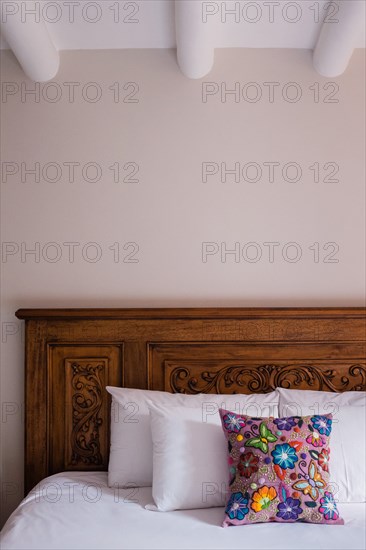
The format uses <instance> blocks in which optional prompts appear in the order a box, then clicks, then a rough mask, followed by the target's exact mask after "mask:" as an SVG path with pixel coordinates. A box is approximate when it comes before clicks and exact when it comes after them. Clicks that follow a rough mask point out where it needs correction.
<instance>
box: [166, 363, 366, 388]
mask: <svg viewBox="0 0 366 550" xmlns="http://www.w3.org/2000/svg"><path fill="white" fill-rule="evenodd" d="M170 366H172V365H171V364H170ZM170 386H171V390H172V391H173V392H177V393H189V394H197V393H229V392H228V390H230V389H231V390H232V391H231V392H230V393H240V391H241V388H244V389H247V390H249V391H250V392H252V393H267V392H270V391H273V390H274V389H275V388H276V387H282V388H292V389H296V388H298V389H300V388H301V389H311V390H326V391H331V392H339V391H346V390H347V391H350V390H355V391H360V390H363V391H364V390H366V365H362V364H354V365H350V366H345V368H344V369H343V368H342V369H339V367H338V368H337V369H334V368H326V367H324V365H323V366H322V365H311V364H290V365H289V364H265V365H253V364H251V365H228V366H224V367H222V368H220V369H218V370H212V371H210V370H205V371H202V372H199V373H198V375H196V373H195V372H191V368H190V367H188V366H181V365H175V366H174V367H173V368H172V370H171V373H170Z"/></svg>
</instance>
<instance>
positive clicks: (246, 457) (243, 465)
mask: <svg viewBox="0 0 366 550" xmlns="http://www.w3.org/2000/svg"><path fill="white" fill-rule="evenodd" d="M258 462H259V457H258V456H255V455H254V454H253V453H251V452H248V453H244V454H242V455H240V460H239V464H238V470H239V474H240V475H241V476H242V477H246V478H248V477H250V476H251V475H252V474H254V473H255V472H258Z"/></svg>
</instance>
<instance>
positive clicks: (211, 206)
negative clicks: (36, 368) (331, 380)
mask: <svg viewBox="0 0 366 550" xmlns="http://www.w3.org/2000/svg"><path fill="white" fill-rule="evenodd" d="M62 57H63V59H62V63H61V71H60V74H59V75H58V78H57V83H58V88H57V87H55V86H54V85H53V86H46V85H41V88H40V97H39V102H37V101H35V97H34V96H29V95H28V96H24V97H23V98H22V96H21V89H22V86H23V88H24V86H25V85H26V86H28V87H30V86H33V84H32V83H31V82H29V81H26V79H25V78H24V76H23V74H22V72H21V71H20V69H19V67H18V65H17V63H16V61H15V60H14V58H13V57H12V56H11V54H9V53H8V52H7V53H4V54H3V55H2V80H3V86H6V90H7V92H8V95H5V96H4V94H3V97H2V101H3V102H2V104H1V111H2V113H1V114H2V123H1V129H2V137H3V140H2V160H3V164H2V170H3V173H2V183H1V189H2V212H1V221H2V241H3V255H2V264H1V267H2V275H3V284H2V363H1V376H2V392H3V393H2V401H3V403H2V424H1V426H2V440H3V448H2V489H3V504H4V506H3V511H4V517H5V516H6V515H7V514H8V513H9V512H10V511H11V509H12V508H13V507H14V506H15V505H16V504H17V503H18V501H19V499H20V496H21V492H22V487H21V483H22V460H23V454H22V453H23V431H22V428H23V424H22V414H21V412H22V403H23V343H24V342H23V340H24V339H23V334H22V326H21V325H20V323H18V322H17V321H16V319H15V317H14V311H15V310H16V309H17V308H19V307H89V306H103V307H116V306H120V307H123V306H132V307H133V306H202V305H207V306H223V305H227V306H247V305H250V306H296V305H299V306H302V305H304V306H305V305H306V306H316V305H325V306H336V305H338V306H344V305H349V306H357V305H363V304H364V297H365V236H364V230H365V186H364V179H365V178H364V162H363V150H364V146H365V143H364V102H363V96H364V82H365V80H364V72H363V66H364V53H363V51H361V50H357V51H356V53H355V55H354V57H353V59H352V62H351V65H350V67H349V69H348V70H347V72H346V73H345V74H344V75H343V76H342V77H341V78H339V79H336V80H335V82H336V85H334V84H329V83H328V81H327V80H325V79H323V78H321V77H320V76H319V75H317V74H316V73H315V72H314V70H313V68H312V65H311V54H310V52H307V51H301V50H272V51H269V50H247V51H239V50H221V51H218V52H217V53H216V62H215V68H214V71H213V72H212V73H211V74H210V75H209V76H208V77H207V78H205V79H203V81H191V80H187V79H186V78H184V77H183V76H182V75H181V73H180V72H179V70H178V69H177V66H176V63H175V54H174V52H173V51H170V50H155V51H145V50H140V51H137V50H135V51H134V50H130V51H121V52H118V51H104V52H93V51H88V52H73V53H72V52H68V53H63V55H62ZM4 82H7V83H8V84H4ZM67 82H69V83H70V82H78V83H80V85H79V86H75V88H74V90H75V101H74V102H71V101H70V99H69V90H70V89H71V85H70V84H69V85H67V84H65V83H67ZM90 82H95V83H97V87H95V86H94V87H93V86H90V85H89V87H88V85H87V83H90ZM117 82H118V83H119V84H118V86H119V88H120V101H117V102H115V101H114V99H117V98H116V97H115V96H114V93H115V92H116V90H117V85H116V84H114V83H117ZM128 82H134V83H136V84H137V85H138V88H139V91H138V93H137V94H136V95H134V96H132V93H133V91H134V89H136V84H133V85H132V84H129V85H128V86H127V89H125V90H124V89H123V86H124V85H125V84H126V83H128ZM204 82H206V83H207V82H211V83H214V84H211V85H210V90H213V91H216V90H217V89H219V90H220V88H222V90H223V91H224V90H225V86H226V88H227V89H230V88H231V89H232V88H234V86H235V83H236V82H237V83H239V84H237V86H239V92H240V97H235V96H234V95H227V96H226V101H225V96H224V97H223V100H221V99H220V93H214V94H213V95H209V96H207V97H206V99H207V101H205V102H203V101H202V87H203V86H204V84H203V83H204ZM249 82H252V83H253V82H254V83H256V84H255V85H251V86H247V83H249ZM269 82H276V83H278V85H275V86H274V88H273V89H274V99H273V101H271V100H270V99H269V92H270V89H271V88H270V86H269V85H268V83H269ZM289 82H292V83H295V85H291V86H286V84H287V83H289ZM265 83H267V84H265ZM314 83H318V84H315V86H314ZM17 87H18V88H19V91H17ZM109 87H113V88H112V90H110V89H109ZM310 87H312V89H310ZM317 87H319V97H318V96H317ZM324 87H325V89H324ZM336 87H337V88H338V91H335V90H336ZM96 89H98V90H99V92H100V93H101V98H100V100H99V101H97V102H94V103H93V102H91V101H90V100H91V99H92V97H93V94H94V93H95V91H96ZM237 89H238V88H237ZM81 90H82V91H81ZM113 90H114V91H113ZM3 91H4V88H3ZM23 91H24V89H23ZM55 92H57V93H59V94H61V95H60V98H59V100H58V101H55V102H51V101H50V99H51V98H52V97H54V93H55ZM295 92H296V93H297V94H299V95H300V92H301V98H300V97H299V101H297V102H291V101H290V99H291V98H293V97H294V93H295ZM254 93H258V94H260V93H261V94H262V97H261V99H259V100H258V101H257V102H251V101H249V99H250V98H252V97H253V94H254ZM128 94H130V95H129V98H130V100H131V99H135V100H136V99H137V100H138V101H137V102H128V98H127V101H126V96H128ZM286 94H287V95H286ZM47 98H48V99H47ZM87 98H89V101H88V100H87ZM123 99H125V101H123ZM236 100H237V102H236ZM73 162H76V163H80V166H75V181H74V182H71V181H70V179H71V178H70V177H69V169H70V170H71V168H70V166H71V165H70V163H73ZM205 162H209V163H211V164H209V165H205V166H206V167H204V168H203V167H202V163H205ZM4 163H8V164H4ZM21 163H24V165H23V167H22V164H21ZM35 163H39V167H40V181H39V182H36V181H35V177H34V175H33V176H32V175H31V174H28V175H27V174H26V173H25V169H29V168H31V167H32V166H34V164H35ZM48 163H56V164H54V165H48ZM65 163H69V164H65ZM87 163H95V165H94V168H93V166H92V165H89V169H88V165H87ZM115 163H119V165H120V175H119V180H120V181H119V182H114V181H113V178H114V172H113V171H112V170H111V169H110V168H109V167H111V166H112V165H114V166H116V165H115ZM127 163H135V164H129V165H127ZM221 163H226V167H227V168H228V169H230V168H233V167H234V166H235V163H237V165H236V167H237V168H238V167H239V169H240V174H239V178H240V181H239V182H235V175H227V181H226V182H221V181H220V171H219V173H218V174H213V175H210V176H207V182H206V183H203V182H202V169H204V170H206V171H207V170H213V171H216V170H217V169H219V167H220V165H221ZM238 163H239V164H238ZM248 163H253V164H248ZM254 163H256V164H254ZM264 163H266V164H264ZM268 163H279V165H276V166H274V170H275V172H274V174H275V175H274V181H272V182H271V181H269V171H270V165H269V164H268ZM288 163H297V165H294V164H292V165H291V164H290V165H288ZM315 163H319V165H318V166H319V174H318V175H319V179H320V181H318V182H317V181H315V180H316V179H317V175H316V171H317V165H316V164H315ZM286 165H287V166H286ZM95 166H97V168H98V170H99V171H100V172H101V178H100V181H96V182H92V181H90V180H91V179H92V178H93V177H94V175H95V174H96V171H95ZM137 166H138V173H137V174H136V175H135V176H134V179H137V180H138V181H137V182H130V183H127V182H123V181H122V180H123V178H125V177H126V175H127V174H128V173H131V172H132V171H133V170H135V169H136V167H137ZM224 166H225V164H224ZM272 166H273V165H272ZM337 166H338V168H339V171H338V173H337V174H336V175H334V176H333V179H336V180H337V179H338V180H339V181H333V182H332V181H329V178H331V173H332V172H333V171H334V170H335V168H336V167H337ZM310 167H312V168H310ZM82 168H83V169H84V175H83V171H82ZM57 170H58V171H59V173H58V174H57ZM246 170H247V172H246V174H247V179H249V180H250V179H252V180H254V179H255V175H257V176H258V177H259V176H260V171H262V177H261V179H259V181H257V182H255V181H245V180H244V179H243V172H244V173H245V171H246ZM12 171H14V172H15V171H17V173H16V174H14V175H12V174H11V172H12ZM300 171H301V174H302V175H301V177H300V179H299V181H297V182H295V181H292V182H291V181H286V180H285V179H284V178H283V177H282V173H284V174H285V177H287V179H288V180H292V179H296V173H297V174H298V176H299V175H300ZM22 172H23V173H22ZM237 177H238V176H237ZM52 178H55V179H57V178H59V180H58V181H54V182H52V181H50V180H51V179H52ZM327 178H328V179H327ZM22 179H23V180H25V181H24V182H22ZM47 180H48V181H47ZM88 180H89V181H88ZM324 180H325V181H324ZM71 242H72V243H79V244H75V245H73V246H74V248H73V246H72V245H70V244H68V245H67V244H64V243H71ZM4 243H7V244H4ZM22 243H23V244H22ZM35 243H39V244H35ZM50 243H55V244H50ZM88 243H96V244H94V245H90V244H88ZM115 243H118V245H117V244H115ZM127 243H136V244H135V245H131V244H127ZM202 243H214V244H211V245H204V248H203V245H202ZM235 243H238V244H235ZM248 243H255V244H254V245H253V244H252V245H248ZM265 243H267V244H265ZM268 243H279V244H278V245H277V244H276V245H269V244H268ZM288 243H296V245H294V244H288ZM314 243H319V245H314ZM329 243H334V244H329ZM124 246H125V247H126V249H125V250H124V248H123V247H124ZM137 246H138V252H137V253H136V254H134V252H135V251H136V250H137ZM317 246H319V249H317ZM37 247H38V250H37V253H36V255H34V254H33V255H31V254H27V253H26V249H32V248H33V249H34V248H36V249H37ZM225 247H226V250H229V249H234V250H236V252H237V254H236V256H235V254H232V255H226V256H225ZM309 247H311V249H310V248H309ZM324 247H327V248H326V249H324ZM72 249H73V250H74V261H71V259H72V254H71V251H72ZM118 249H119V258H118V257H117V250H118ZM271 250H272V252H273V253H274V257H273V258H272V260H273V261H270V251H271ZM205 251H206V252H209V251H211V252H215V254H211V255H206V256H205V255H204V259H206V260H207V261H205V262H204V261H203V259H202V252H205ZM220 251H221V252H222V253H223V256H222V257H220ZM38 252H39V255H38ZM300 252H301V257H300ZM318 253H319V254H318ZM95 254H99V256H100V259H99V261H96V262H93V261H92V260H93V259H94V257H95ZM255 254H258V261H257V262H253V261H250V260H251V259H253V258H254V256H255ZM260 255H261V257H260V258H259V256H260ZM296 255H298V261H297V262H293V261H291V260H292V259H294V257H295V256H296ZM57 256H58V258H57ZM53 259H58V261H55V262H53V261H52V260H53ZM133 259H134V260H138V261H137V262H132V261H131V260H133ZM35 260H39V261H35ZM118 260H119V261H118ZM123 260H125V261H123ZM128 260H129V261H128ZM331 260H333V261H331ZM335 260H336V261H335Z"/></svg>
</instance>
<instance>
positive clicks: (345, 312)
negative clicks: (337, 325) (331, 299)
mask: <svg viewBox="0 0 366 550" xmlns="http://www.w3.org/2000/svg"><path fill="white" fill-rule="evenodd" d="M15 316H16V317H17V318H18V319H23V320H26V321H28V320H40V321H41V320H64V321H66V320H68V321H70V320H94V321H95V320H98V319H101V320H102V319H104V320H108V319H110V320H117V319H120V320H123V319H141V320H143V319H148V320H151V319H160V320H163V319H167V320H168V319H179V320H188V319H204V320H209V319H226V320H229V319H230V318H232V319H246V318H250V319H255V318H259V319H260V318H267V317H268V318H271V319H274V318H279V319H280V318H283V317H293V318H296V319H301V318H307V317H310V318H311V317H313V316H316V318H317V319H326V318H331V319H334V317H338V316H339V317H342V318H345V317H348V318H365V319H366V308H365V307H325V308H324V307H309V308H305V307H276V308H252V307H251V308H249V307H248V308H246V307H237V308H236V307H229V308H219V307H217V308H199V307H197V308H70V309H68V308H66V309H64V308H49V309H32V308H31V309H18V310H17V311H16V313H15Z"/></svg>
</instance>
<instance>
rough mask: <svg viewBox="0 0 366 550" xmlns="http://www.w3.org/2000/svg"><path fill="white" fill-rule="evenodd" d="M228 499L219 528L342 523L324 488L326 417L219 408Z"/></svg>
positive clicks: (329, 420) (328, 419)
mask: <svg viewBox="0 0 366 550" xmlns="http://www.w3.org/2000/svg"><path fill="white" fill-rule="evenodd" d="M220 415H221V421H222V426H223V430H224V432H225V435H226V438H227V440H228V447H229V458H228V461H229V470H230V482H229V483H230V493H231V496H230V499H229V501H228V504H227V507H226V510H225V514H226V515H225V520H224V522H223V527H226V526H227V525H246V524H249V523H258V522H264V521H278V522H294V521H302V522H309V523H328V524H343V523H344V522H343V520H342V519H341V518H340V517H339V513H338V510H337V506H336V503H335V500H334V497H333V494H332V491H331V488H330V487H329V454H330V450H329V436H330V433H331V430H332V415H331V414H326V415H322V416H319V415H318V416H304V417H300V416H290V417H287V418H272V417H271V418H254V417H250V416H244V415H238V414H235V413H232V412H229V411H226V410H224V409H220Z"/></svg>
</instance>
